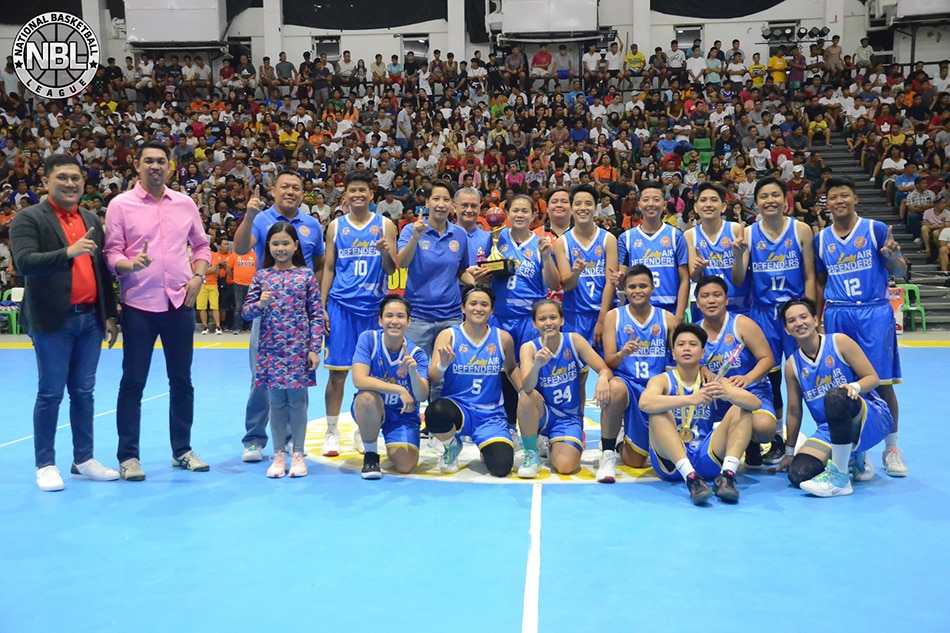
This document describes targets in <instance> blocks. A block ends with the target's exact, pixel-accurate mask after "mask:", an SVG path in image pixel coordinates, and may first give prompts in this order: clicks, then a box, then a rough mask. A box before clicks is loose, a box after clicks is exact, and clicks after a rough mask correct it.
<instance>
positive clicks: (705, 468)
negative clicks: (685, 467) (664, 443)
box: [650, 433, 722, 481]
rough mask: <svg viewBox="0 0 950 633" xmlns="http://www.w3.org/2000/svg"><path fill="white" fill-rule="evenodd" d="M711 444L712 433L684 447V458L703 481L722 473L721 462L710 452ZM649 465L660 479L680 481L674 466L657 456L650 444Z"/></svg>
mask: <svg viewBox="0 0 950 633" xmlns="http://www.w3.org/2000/svg"><path fill="white" fill-rule="evenodd" d="M711 443H712V433H710V434H709V435H707V436H706V437H704V438H703V439H702V440H700V441H698V442H690V443H689V444H687V445H686V457H687V458H688V459H689V463H690V464H692V465H693V468H694V469H696V472H697V473H699V476H700V477H702V478H703V479H715V478H716V477H717V476H718V475H719V473H720V472H721V471H722V462H721V461H719V458H718V457H716V455H715V454H714V453H713V452H712V447H711V446H710V444H711ZM650 464H651V465H652V466H653V470H655V471H656V474H657V475H658V476H659V477H660V479H665V480H667V481H680V480H682V477H681V476H680V474H679V471H678V470H676V464H674V463H673V462H671V461H669V460H667V459H663V458H662V457H660V456H659V455H657V454H656V451H655V450H654V449H653V445H652V444H651V445H650Z"/></svg>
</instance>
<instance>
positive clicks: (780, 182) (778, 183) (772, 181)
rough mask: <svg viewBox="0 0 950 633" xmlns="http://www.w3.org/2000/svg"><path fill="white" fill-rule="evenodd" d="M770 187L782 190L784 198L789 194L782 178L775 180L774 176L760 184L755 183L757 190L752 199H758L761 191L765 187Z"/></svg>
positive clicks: (761, 181)
mask: <svg viewBox="0 0 950 633" xmlns="http://www.w3.org/2000/svg"><path fill="white" fill-rule="evenodd" d="M768 185H775V186H776V187H778V188H779V189H781V190H782V195H783V196H784V195H786V194H787V193H788V187H786V186H785V181H784V180H782V179H781V178H775V177H774V176H767V177H765V178H763V179H762V180H760V181H759V182H757V183H755V190H754V192H753V194H752V197H753V198H758V197H759V191H761V190H762V188H763V187H766V186H768Z"/></svg>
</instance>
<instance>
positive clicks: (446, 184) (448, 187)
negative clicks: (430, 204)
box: [424, 180, 455, 200]
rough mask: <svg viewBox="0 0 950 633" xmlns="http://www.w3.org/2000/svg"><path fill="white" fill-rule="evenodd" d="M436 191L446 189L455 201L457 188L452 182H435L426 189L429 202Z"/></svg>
mask: <svg viewBox="0 0 950 633" xmlns="http://www.w3.org/2000/svg"><path fill="white" fill-rule="evenodd" d="M436 189H445V190H446V191H448V192H449V197H450V198H452V199H453V200H454V199H455V186H454V185H453V184H452V183H451V182H449V181H448V180H435V181H434V182H433V183H432V184H431V185H429V186H427V187H425V188H424V190H425V197H426V199H427V200H428V199H429V198H431V197H432V194H433V192H434V191H435V190H436Z"/></svg>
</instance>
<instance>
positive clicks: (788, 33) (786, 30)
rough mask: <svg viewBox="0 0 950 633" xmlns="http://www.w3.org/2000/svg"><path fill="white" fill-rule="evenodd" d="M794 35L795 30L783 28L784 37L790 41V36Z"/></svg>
mask: <svg viewBox="0 0 950 633" xmlns="http://www.w3.org/2000/svg"><path fill="white" fill-rule="evenodd" d="M794 33H795V29H793V28H792V27H790V26H786V27H785V37H787V38H788V39H792V35H793V34H794Z"/></svg>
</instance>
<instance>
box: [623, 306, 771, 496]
mask: <svg viewBox="0 0 950 633" xmlns="http://www.w3.org/2000/svg"><path fill="white" fill-rule="evenodd" d="M671 344H672V353H673V361H674V362H675V363H676V368H675V369H671V370H669V371H666V372H664V373H662V374H660V375H659V376H654V377H653V378H651V379H650V382H648V383H647V386H646V389H645V390H644V391H643V395H642V396H640V408H641V409H642V410H643V412H644V413H645V414H647V415H649V416H650V461H651V462H652V464H653V469H654V470H655V471H656V473H657V475H659V476H660V478H662V479H666V480H668V481H676V479H677V477H682V478H683V480H684V481H685V482H686V486H687V488H688V489H689V496H690V499H691V500H692V502H693V503H694V504H696V505H701V504H703V503H705V502H706V501H708V500H709V498H710V497H711V496H712V494H713V493H712V492H710V491H709V487H708V486H707V485H706V482H704V481H703V479H704V478H705V479H713V478H715V481H714V482H713V491H714V492H715V494H716V496H717V497H719V498H720V499H722V500H723V501H725V502H726V503H737V502H738V501H739V491H738V490H737V489H736V483H735V482H736V469H738V468H739V458H740V457H741V456H742V452H743V451H744V450H745V447H746V446H747V445H748V443H749V437H750V436H751V434H752V411H753V410H754V409H757V408H759V406H761V404H762V403H761V401H760V400H759V399H758V398H756V397H755V396H754V395H753V394H751V393H749V392H748V391H746V390H745V389H741V388H739V387H736V386H735V385H733V384H732V383H731V382H729V381H728V380H719V381H705V382H704V381H703V376H702V372H701V371H700V370H701V367H700V362H701V361H702V359H703V356H704V354H705V352H704V347H705V346H706V332H705V330H703V328H701V327H699V326H698V325H695V324H693V323H680V324H679V325H677V326H676V329H675V330H673V336H672V337H671ZM715 400H723V401H724V402H726V403H728V404H729V407H728V408H727V409H726V411H725V414H724V415H723V416H722V417H721V418H720V417H718V415H717V414H716V408H714V406H713V402H714V401H715ZM720 410H721V409H720Z"/></svg>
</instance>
